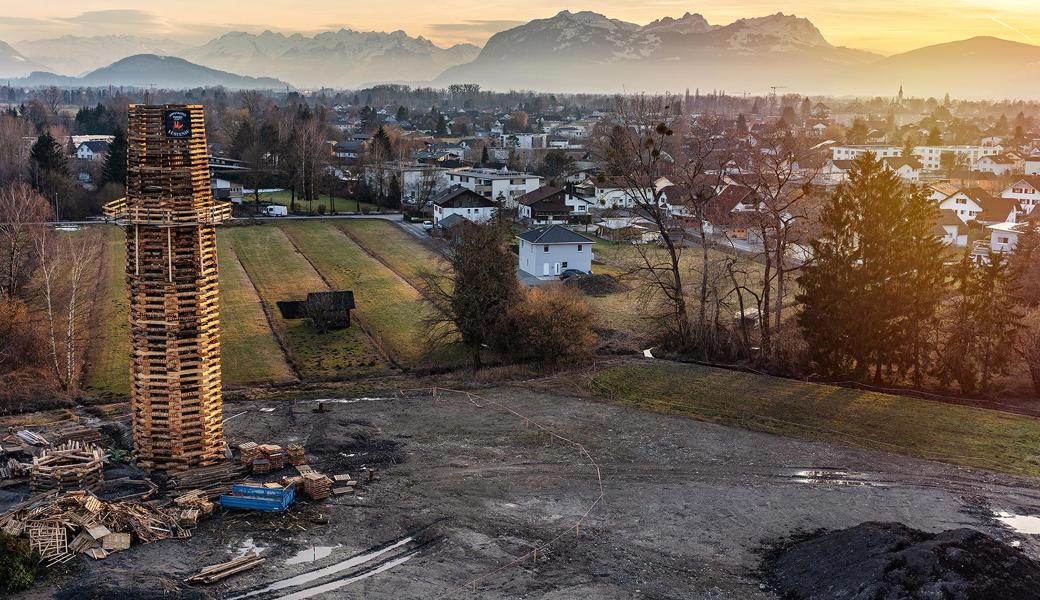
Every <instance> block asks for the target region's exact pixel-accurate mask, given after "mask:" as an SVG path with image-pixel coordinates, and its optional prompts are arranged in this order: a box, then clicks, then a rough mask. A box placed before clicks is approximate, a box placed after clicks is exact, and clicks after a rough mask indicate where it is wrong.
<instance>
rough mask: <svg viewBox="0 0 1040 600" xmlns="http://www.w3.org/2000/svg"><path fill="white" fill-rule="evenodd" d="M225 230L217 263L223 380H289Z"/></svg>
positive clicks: (288, 371) (247, 382) (233, 382)
mask: <svg viewBox="0 0 1040 600" xmlns="http://www.w3.org/2000/svg"><path fill="white" fill-rule="evenodd" d="M227 231H228V230H226V229H225V230H221V231H220V232H218V234H217V255H218V261H219V265H220V321H221V324H222V325H223V327H221V330H220V354H221V358H222V361H221V363H222V364H221V366H222V369H223V378H224V383H225V384H228V385H250V384H260V383H272V382H283V381H291V380H293V379H295V376H294V375H293V372H292V368H291V367H290V366H289V364H288V363H287V362H286V360H285V355H284V354H283V353H282V350H281V348H279V347H278V342H277V341H276V340H275V338H274V332H272V331H271V327H270V325H268V322H267V318H266V317H265V316H264V311H263V308H262V307H261V305H260V298H259V297H258V296H257V294H256V291H255V290H254V289H253V286H252V284H251V283H250V282H249V276H248V275H246V272H245V270H244V269H243V268H242V265H241V264H239V262H238V256H237V255H236V254H235V251H234V249H233V248H232V247H231V239H230V237H231V236H228V235H225V233H226V232H227Z"/></svg>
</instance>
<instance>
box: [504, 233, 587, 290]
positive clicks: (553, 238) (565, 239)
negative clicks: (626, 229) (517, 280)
mask: <svg viewBox="0 0 1040 600" xmlns="http://www.w3.org/2000/svg"><path fill="white" fill-rule="evenodd" d="M517 237H519V238H520V265H519V266H520V270H521V271H523V272H524V273H527V274H528V275H531V276H533V277H536V278H538V279H555V278H556V277H559V276H560V274H561V273H563V272H564V271H566V270H567V269H577V270H579V271H583V272H585V273H591V272H592V244H593V243H594V242H593V240H591V239H589V238H587V237H585V236H583V235H581V234H579V233H576V232H574V231H571V230H570V229H567V228H566V227H563V226H561V225H547V226H545V227H538V228H537V229H531V230H528V231H525V232H523V233H521V234H520V235H519V236H517Z"/></svg>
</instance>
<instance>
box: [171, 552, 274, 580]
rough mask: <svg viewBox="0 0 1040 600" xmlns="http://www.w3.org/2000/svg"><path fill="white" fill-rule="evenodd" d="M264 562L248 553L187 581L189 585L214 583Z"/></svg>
mask: <svg viewBox="0 0 1040 600" xmlns="http://www.w3.org/2000/svg"><path fill="white" fill-rule="evenodd" d="M263 562H264V559H262V558H260V557H259V556H258V555H257V553H256V552H247V553H246V554H244V555H243V556H240V557H238V558H236V559H234V560H229V561H228V562H223V563H220V564H216V565H212V566H209V567H204V568H203V569H202V570H201V571H199V572H198V573H196V574H195V575H192V576H191V577H189V578H187V579H185V580H184V581H185V582H187V583H213V582H215V581H220V580H221V579H224V578H225V577H228V576H230V575H234V574H235V573H241V572H242V571H246V570H248V569H252V568H253V567H256V566H258V565H260V564H261V563H263Z"/></svg>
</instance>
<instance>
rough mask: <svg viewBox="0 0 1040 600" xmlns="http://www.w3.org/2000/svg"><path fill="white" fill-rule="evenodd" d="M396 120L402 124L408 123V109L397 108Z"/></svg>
mask: <svg viewBox="0 0 1040 600" xmlns="http://www.w3.org/2000/svg"><path fill="white" fill-rule="evenodd" d="M395 118H396V119H397V122H398V123H400V122H401V121H407V120H408V109H407V108H405V107H404V106H398V107H397V116H396V117H395Z"/></svg>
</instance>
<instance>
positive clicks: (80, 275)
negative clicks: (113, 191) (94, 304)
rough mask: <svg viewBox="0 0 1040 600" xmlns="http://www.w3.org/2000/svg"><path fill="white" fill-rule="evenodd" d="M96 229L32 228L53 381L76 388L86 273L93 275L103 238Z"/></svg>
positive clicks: (86, 303) (84, 315)
mask: <svg viewBox="0 0 1040 600" xmlns="http://www.w3.org/2000/svg"><path fill="white" fill-rule="evenodd" d="M99 238H100V236H99V234H98V232H96V231H84V232H79V233H76V234H71V235H69V234H63V235H59V234H55V233H54V232H52V231H50V230H48V229H46V228H36V229H35V230H34V235H33V243H34V247H35V250H36V255H37V258H38V260H39V265H40V266H39V278H40V285H41V288H42V294H43V304H44V319H45V323H46V326H45V328H46V338H47V351H48V353H49V360H48V363H49V366H50V369H51V371H52V373H53V375H54V377H55V382H56V383H57V384H58V386H59V387H60V388H61V389H62V390H65V391H66V392H71V391H75V390H76V388H77V387H78V385H79V375H80V371H81V367H82V362H83V352H84V350H85V345H86V344H85V339H86V333H87V332H86V329H87V317H88V314H89V307H90V299H89V297H88V294H89V289H90V276H91V274H92V273H96V269H97V258H98V255H99V252H98V250H99V248H100V246H101V244H102V241H101V240H100V239H99Z"/></svg>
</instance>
